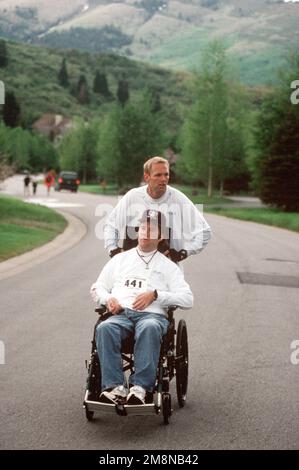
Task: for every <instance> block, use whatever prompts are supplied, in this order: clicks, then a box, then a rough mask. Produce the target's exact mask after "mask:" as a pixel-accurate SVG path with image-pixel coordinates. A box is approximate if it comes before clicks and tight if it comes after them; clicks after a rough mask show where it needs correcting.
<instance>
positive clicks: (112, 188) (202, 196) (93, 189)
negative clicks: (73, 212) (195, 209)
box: [80, 183, 233, 204]
mask: <svg viewBox="0 0 299 470" xmlns="http://www.w3.org/2000/svg"><path fill="white" fill-rule="evenodd" d="M171 186H173V187H174V188H177V189H179V190H180V191H182V192H183V193H184V194H186V196H188V197H189V198H190V199H191V201H193V202H194V204H220V203H221V204H222V203H223V204H224V203H228V202H229V203H232V202H233V201H230V200H229V199H226V198H223V197H222V198H221V197H219V196H216V195H215V196H213V197H211V198H208V197H207V191H206V189H203V188H197V189H196V194H192V192H193V190H194V188H192V187H191V186H187V185H179V184H173V185H172V184H171ZM80 191H85V192H87V193H93V194H109V195H115V196H117V195H118V188H117V185H116V184H113V183H109V184H107V187H106V188H105V190H104V189H103V188H102V187H101V186H100V185H99V184H81V185H80Z"/></svg>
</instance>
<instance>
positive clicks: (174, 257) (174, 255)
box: [166, 248, 187, 263]
mask: <svg viewBox="0 0 299 470" xmlns="http://www.w3.org/2000/svg"><path fill="white" fill-rule="evenodd" d="M166 256H167V257H168V258H170V259H171V261H173V262H174V263H179V262H180V261H183V260H184V259H186V258H187V251H186V250H180V251H176V250H174V249H173V248H170V250H169V253H168V254H167V255H166Z"/></svg>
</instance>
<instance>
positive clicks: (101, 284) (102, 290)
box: [90, 258, 115, 305]
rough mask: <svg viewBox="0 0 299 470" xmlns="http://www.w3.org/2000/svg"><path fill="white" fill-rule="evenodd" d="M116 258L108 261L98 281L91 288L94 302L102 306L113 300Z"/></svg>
mask: <svg viewBox="0 0 299 470" xmlns="http://www.w3.org/2000/svg"><path fill="white" fill-rule="evenodd" d="M114 265H115V258H113V259H111V260H110V261H108V263H107V264H106V265H105V266H104V268H103V269H102V271H101V273H100V275H99V277H98V279H97V280H96V282H95V283H94V284H92V286H91V288H90V294H91V297H92V299H93V300H94V302H96V303H98V304H102V305H107V302H108V300H109V299H111V298H113V296H112V295H111V291H112V287H113V282H114V272H115V266H114Z"/></svg>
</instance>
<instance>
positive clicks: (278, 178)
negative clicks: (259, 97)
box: [254, 55, 299, 211]
mask: <svg viewBox="0 0 299 470" xmlns="http://www.w3.org/2000/svg"><path fill="white" fill-rule="evenodd" d="M285 70H287V72H285V73H284V74H282V77H281V85H280V86H279V87H277V89H276V90H275V92H273V93H271V94H270V95H268V96H267V97H266V98H265V99H264V102H263V104H262V108H261V112H260V115H259V116H258V119H257V126H256V145H257V149H258V153H257V155H256V158H255V162H254V163H255V166H254V178H255V182H256V186H257V189H258V192H259V194H260V197H261V199H262V201H263V202H265V203H266V204H272V205H275V206H276V207H279V208H281V209H283V210H286V211H299V184H298V181H299V148H298V142H299V106H298V105H294V104H292V103H291V101H290V83H291V81H292V79H293V77H294V76H295V77H296V76H298V74H299V55H296V56H295V57H291V58H289V61H288V67H286V68H285Z"/></svg>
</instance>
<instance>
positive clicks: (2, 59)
mask: <svg viewBox="0 0 299 470" xmlns="http://www.w3.org/2000/svg"><path fill="white" fill-rule="evenodd" d="M7 64H8V55H7V48H6V42H5V41H4V40H3V39H1V40H0V67H6V66H7Z"/></svg>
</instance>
